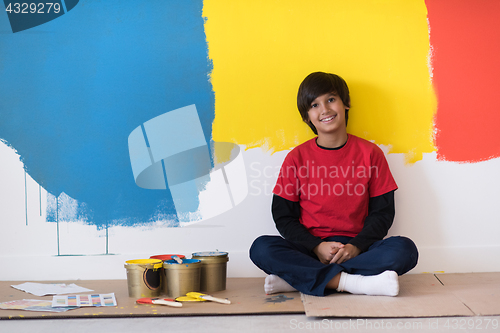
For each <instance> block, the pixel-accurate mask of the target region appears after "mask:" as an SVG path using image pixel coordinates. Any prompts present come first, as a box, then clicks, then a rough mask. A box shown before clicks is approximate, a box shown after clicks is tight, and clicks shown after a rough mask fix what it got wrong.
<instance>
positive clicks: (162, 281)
mask: <svg viewBox="0 0 500 333" xmlns="http://www.w3.org/2000/svg"><path fill="white" fill-rule="evenodd" d="M172 256H178V257H179V258H181V259H184V258H186V256H185V255H183V254H158V255H155V256H151V257H149V259H160V260H161V261H163V262H165V261H167V260H172ZM162 290H165V272H164V269H163V263H162V265H161V269H160V291H162Z"/></svg>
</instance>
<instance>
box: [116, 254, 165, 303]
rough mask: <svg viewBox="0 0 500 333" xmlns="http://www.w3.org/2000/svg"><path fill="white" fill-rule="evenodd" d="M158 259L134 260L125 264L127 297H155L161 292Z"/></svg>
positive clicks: (160, 263)
mask: <svg viewBox="0 0 500 333" xmlns="http://www.w3.org/2000/svg"><path fill="white" fill-rule="evenodd" d="M162 265H163V262H162V261H161V260H159V259H136V260H128V261H126V262H125V268H126V269H127V283H128V295H129V297H135V298H142V297H156V296H159V295H160V292H161V275H160V274H161V267H162Z"/></svg>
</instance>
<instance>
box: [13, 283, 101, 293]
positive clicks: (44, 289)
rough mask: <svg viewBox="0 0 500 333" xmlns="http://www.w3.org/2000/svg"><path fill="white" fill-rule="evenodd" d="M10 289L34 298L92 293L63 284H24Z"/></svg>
mask: <svg viewBox="0 0 500 333" xmlns="http://www.w3.org/2000/svg"><path fill="white" fill-rule="evenodd" d="M11 287H13V288H16V289H18V290H22V291H25V292H27V293H30V294H33V295H36V296H46V295H64V294H77V293H85V292H89V291H93V290H92V289H87V288H83V287H80V286H77V285H76V284H74V283H72V284H69V285H67V284H64V283H49V284H47V283H35V282H25V283H22V284H18V285H12V286H11Z"/></svg>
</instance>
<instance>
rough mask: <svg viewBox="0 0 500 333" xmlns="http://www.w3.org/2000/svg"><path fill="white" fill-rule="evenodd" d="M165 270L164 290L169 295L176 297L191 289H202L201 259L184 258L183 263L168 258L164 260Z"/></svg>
mask: <svg viewBox="0 0 500 333" xmlns="http://www.w3.org/2000/svg"><path fill="white" fill-rule="evenodd" d="M163 271H164V272H165V275H164V281H165V283H164V284H163V291H164V293H165V294H167V295H168V297H171V298H176V297H179V296H184V295H186V294H187V293H188V292H191V291H200V273H201V261H200V260H196V259H183V260H182V264H179V263H178V262H177V261H175V260H167V261H164V262H163Z"/></svg>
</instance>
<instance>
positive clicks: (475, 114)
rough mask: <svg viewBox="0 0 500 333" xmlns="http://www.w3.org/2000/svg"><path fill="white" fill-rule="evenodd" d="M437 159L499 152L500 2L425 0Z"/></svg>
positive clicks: (478, 158) (485, 156)
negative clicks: (428, 26) (431, 69)
mask: <svg viewBox="0 0 500 333" xmlns="http://www.w3.org/2000/svg"><path fill="white" fill-rule="evenodd" d="M425 3H426V5H427V10H428V18H429V25H430V42H431V45H432V49H433V57H432V67H433V74H434V75H433V83H434V86H435V89H436V93H437V100H438V108H437V113H436V117H435V129H436V135H435V145H436V147H437V156H438V159H439V160H446V161H455V162H468V163H471V162H480V161H485V160H488V159H492V158H495V157H499V156H500V59H499V56H500V23H499V17H500V1H498V0H453V1H449V0H426V1H425Z"/></svg>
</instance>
